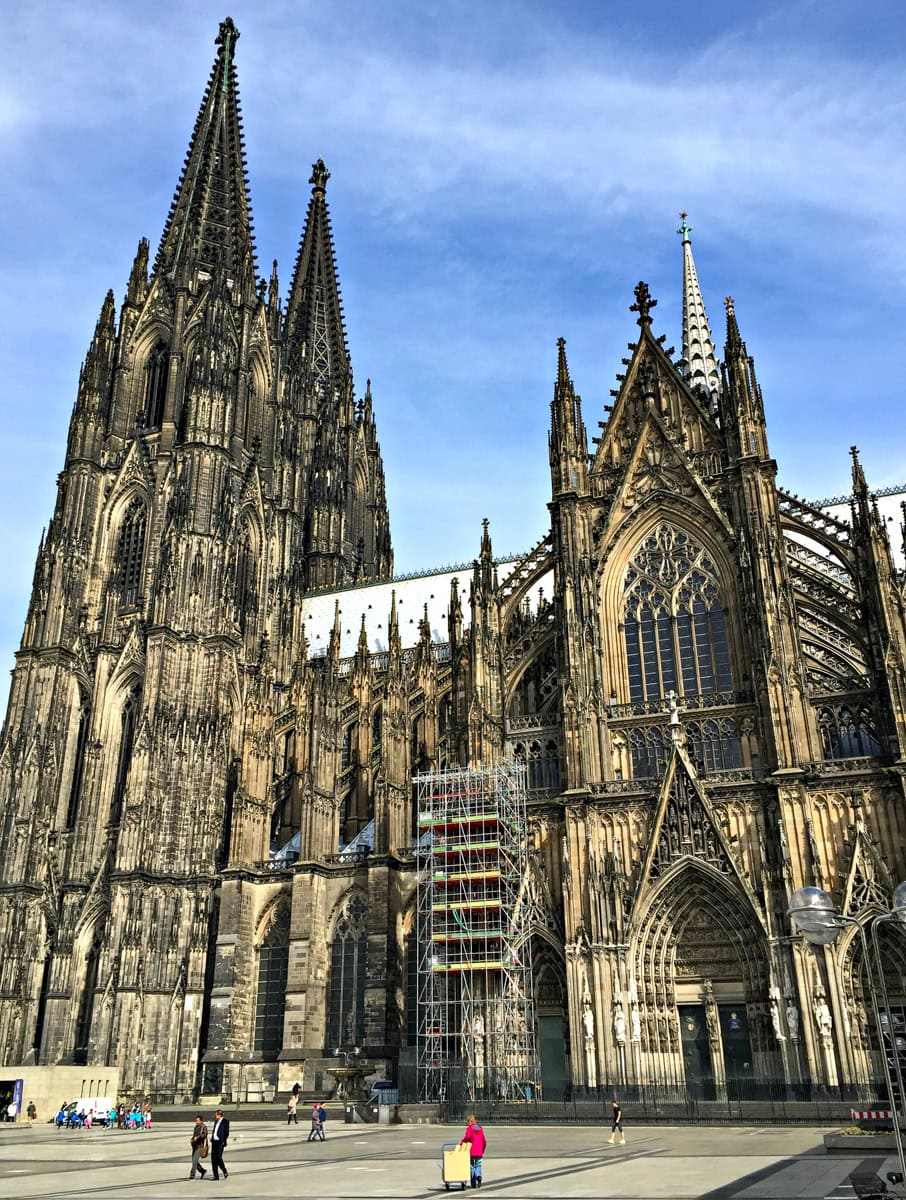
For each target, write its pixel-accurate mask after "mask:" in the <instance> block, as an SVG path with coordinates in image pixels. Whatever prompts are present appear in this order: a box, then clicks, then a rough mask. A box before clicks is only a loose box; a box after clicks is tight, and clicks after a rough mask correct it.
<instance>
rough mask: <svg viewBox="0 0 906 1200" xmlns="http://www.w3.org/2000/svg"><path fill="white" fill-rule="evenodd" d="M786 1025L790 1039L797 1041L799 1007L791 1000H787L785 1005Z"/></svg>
mask: <svg viewBox="0 0 906 1200" xmlns="http://www.w3.org/2000/svg"><path fill="white" fill-rule="evenodd" d="M786 1026H787V1029H789V1031H790V1041H791V1042H798V1041H799V1009H798V1008H797V1007H796V1005H795V1004H794V1003H793V1001H792V1000H788V1001H787V1006H786Z"/></svg>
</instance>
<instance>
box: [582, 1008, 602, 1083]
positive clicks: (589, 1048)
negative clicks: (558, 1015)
mask: <svg viewBox="0 0 906 1200" xmlns="http://www.w3.org/2000/svg"><path fill="white" fill-rule="evenodd" d="M582 1025H583V1027H584V1029H585V1082H586V1085H587V1086H588V1087H590V1088H596V1087H597V1086H598V1063H597V1058H596V1057H595V1018H594V1014H593V1013H592V1011H591V996H589V994H588V992H586V993H585V995H584V996H583V997H582Z"/></svg>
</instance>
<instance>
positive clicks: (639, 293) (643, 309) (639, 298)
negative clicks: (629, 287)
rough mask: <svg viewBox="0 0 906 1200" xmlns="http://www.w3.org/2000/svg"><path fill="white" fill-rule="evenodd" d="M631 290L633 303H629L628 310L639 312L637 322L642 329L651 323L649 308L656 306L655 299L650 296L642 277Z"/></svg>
mask: <svg viewBox="0 0 906 1200" xmlns="http://www.w3.org/2000/svg"><path fill="white" fill-rule="evenodd" d="M633 292H634V295H635V304H630V306H629V311H630V312H634V313H638V314H639V316H638V321H637V324H638V325H639V326H640V327H641V328H642V329H644V328H645V327H646V326H647V325H650V324H651V310H652V309H653V308H655V307H656V306H657V300H653V299H652V298H651V292H650V291H649V289H648V284H647V283H645V281H644V280H643V279H640V280H639V282H638V283H637V284H636V285H635V288H634V289H633Z"/></svg>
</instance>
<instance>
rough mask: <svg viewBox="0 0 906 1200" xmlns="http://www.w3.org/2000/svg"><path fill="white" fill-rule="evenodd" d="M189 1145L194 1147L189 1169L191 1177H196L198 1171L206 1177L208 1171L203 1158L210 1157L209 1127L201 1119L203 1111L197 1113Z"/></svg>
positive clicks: (202, 1176) (201, 1175)
mask: <svg viewBox="0 0 906 1200" xmlns="http://www.w3.org/2000/svg"><path fill="white" fill-rule="evenodd" d="M189 1145H190V1146H191V1147H192V1169H191V1170H190V1171H189V1178H190V1179H194V1178H195V1172H196V1171H197V1172H198V1174H199V1176H200V1177H201V1178H202V1179H204V1177H205V1175H207V1171H206V1170H205V1168H204V1167H203V1166H202V1165H201V1160H202V1159H203V1158H207V1157H208V1127H207V1125H205V1123H204V1121H203V1120H202V1119H201V1113H197V1114H196V1117H195V1124H194V1125H193V1126H192V1138H191V1141H190V1142H189Z"/></svg>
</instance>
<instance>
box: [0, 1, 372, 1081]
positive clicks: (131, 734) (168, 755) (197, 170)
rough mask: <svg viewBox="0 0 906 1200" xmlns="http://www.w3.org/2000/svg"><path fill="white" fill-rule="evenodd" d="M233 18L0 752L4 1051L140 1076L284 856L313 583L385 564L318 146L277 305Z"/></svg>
mask: <svg viewBox="0 0 906 1200" xmlns="http://www.w3.org/2000/svg"><path fill="white" fill-rule="evenodd" d="M238 37H239V33H238V30H237V29H236V27H235V25H234V24H233V22H232V21H231V20H230V19H227V20H226V21H224V22H223V23H222V24H221V26H220V29H219V34H218V37H217V40H216V46H217V53H216V57H215V60H214V64H213V67H212V69H211V74H210V78H209V80H208V85H207V88H206V89H205V92H204V96H203V98H202V101H201V105H200V108H199V112H198V117H197V119H196V122H195V127H194V130H193V132H192V137H191V140H190V143H189V149H188V152H187V155H186V160H185V165H184V167H183V171H182V174H181V175H180V179H179V183H178V185H177V189H176V194H175V196H174V198H173V203H172V206H171V208H170V213H169V215H168V217H167V220H166V223H165V226H164V230H163V234H162V237H161V240H160V245H159V247H158V249H157V253H156V255H155V257H154V260H153V266H152V268H151V271H150V274H149V271H148V265H149V246H148V243H147V241H145V240H144V239H143V240H142V241H141V242H140V243H139V247H138V252H137V254H136V258H135V262H134V264H133V267H132V271H131V274H130V277H129V282H128V288H127V291H126V297H125V300H124V302H123V305H122V307H121V309H120V312H119V315H118V316H117V313H116V308H115V303H114V298H113V294H112V292H111V293H108V295H107V297H106V298H105V300H104V302H103V305H102V308H101V313H100V317H99V319H98V323H97V326H96V329H95V332H94V337H93V338H92V341H91V345H90V346H89V349H88V353H87V355H86V359H85V362H84V365H83V367H82V371H81V375H80V379H79V388H78V395H77V399H76V404H75V408H74V410H73V415H72V421H71V425H70V432H69V439H68V443H67V452H66V460H65V463H64V467H63V471H62V473H61V475H60V480H59V488H58V495H57V502H56V507H55V511H54V515H53V519H52V520H51V522H50V525H49V527H48V529H47V531H46V534H45V536H44V537H43V539H42V543H41V547H40V550H39V553H38V561H37V565H36V568H35V578H34V585H33V590H32V598H31V603H30V606H29V610H28V617H27V621H26V626H25V632H24V635H23V639H22V645H21V648H20V650H19V652H18V654H17V659H16V668H15V672H14V677H13V683H12V691H11V696H10V702H9V712H8V717H7V723H6V728H5V732H4V736H3V742H2V747H0V834H2V846H3V864H2V881H0V938H2V939H3V944H4V947H5V953H4V956H3V965H2V977H0V1054H2V1055H3V1056H4V1057H5V1059H6V1061H22V1060H23V1059H25V1058H28V1057H29V1056H34V1057H35V1058H36V1059H37V1061H39V1062H59V1061H69V1062H110V1063H118V1064H119V1065H120V1066H121V1067H122V1069H123V1077H124V1079H125V1081H126V1082H127V1083H128V1084H129V1085H131V1086H136V1087H141V1088H144V1089H146V1090H161V1089H167V1088H171V1089H177V1088H180V1087H184V1088H189V1089H191V1087H192V1086H193V1084H194V1077H195V1072H196V1070H197V1066H198V1062H199V1056H200V1053H199V1048H200V1045H201V1040H202V1038H203V1036H204V1030H205V1027H206V1024H207V1022H208V1009H207V1002H206V993H205V983H206V979H207V978H208V975H209V970H210V951H211V945H212V933H213V930H214V928H215V926H216V920H217V911H216V910H217V899H216V884H217V881H218V877H219V876H218V873H219V871H220V870H221V869H222V868H223V866H224V865H225V864H226V863H227V862H231V861H237V860H239V861H246V862H251V861H254V860H256V859H265V858H266V857H267V854H268V848H269V843H270V835H271V820H270V808H269V802H270V797H269V789H270V785H271V776H272V742H273V695H274V689H275V688H286V687H288V686H289V682H290V678H291V673H292V670H293V668H294V665H295V664H296V662H297V660H298V658H299V654H300V647H301V646H302V645H303V644H304V643H303V636H302V626H301V603H302V598H303V596H304V594H305V592H306V590H307V589H308V588H309V587H311V586H319V585H324V584H325V583H330V584H332V585H339V584H342V583H347V582H350V581H352V580H354V579H366V578H374V577H376V576H382V575H388V574H389V573H390V571H391V569H392V552H391V548H390V534H389V522H388V516H387V507H386V500H385V494H384V479H383V467H382V464H381V456H380V448H379V446H378V443H377V437H376V430H375V423H374V415H373V410H372V400H371V392H370V387H369V389H368V391H367V394H366V396H365V398H364V399H363V400H360V401H358V402H356V400H355V396H354V391H353V380H352V372H351V368H350V364H349V357H348V352H347V349H346V341H345V332H344V329H343V318H342V310H341V306H340V301H339V286H338V282H337V274H336V264H335V258H334V251H333V244H332V239H331V234H330V222H329V216H328V211H327V202H326V195H325V186H326V182H327V178H328V173H327V171H326V168H325V167H324V164H323V162H321V161H320V160H319V161H318V163H316V165H315V168H314V173H313V175H312V180H311V182H312V185H313V191H312V199H311V203H310V205H309V212H308V218H307V223H306V227H305V232H304V234H303V238H302V244H301V248H300V251H299V258H298V262H297V267H296V272H295V277H294V280H293V285H292V290H291V293H290V298H289V302H288V305H287V307H286V313H285V316H284V314H283V312H282V310H281V304H280V300H279V284H278V280H277V274H276V264H275V266H274V272H273V275H272V279H271V285H270V289H268V287H267V285H266V283H265V281H264V280H261V281H260V282H258V281H257V280H256V274H257V264H256V258H255V244H254V237H253V232H252V220H251V202H250V198H249V189H248V181H247V177H246V169H245V151H244V145H243V130H242V120H241V116H240V105H239V94H238V86H237V78H236V69H235V64H234V57H235V49H236V42H237V39H238ZM136 1047H138V1050H136ZM144 1047H148V1048H149V1049H148V1052H147V1055H146V1054H145V1051H144V1050H143V1048H144ZM151 1048H153V1049H151Z"/></svg>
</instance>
